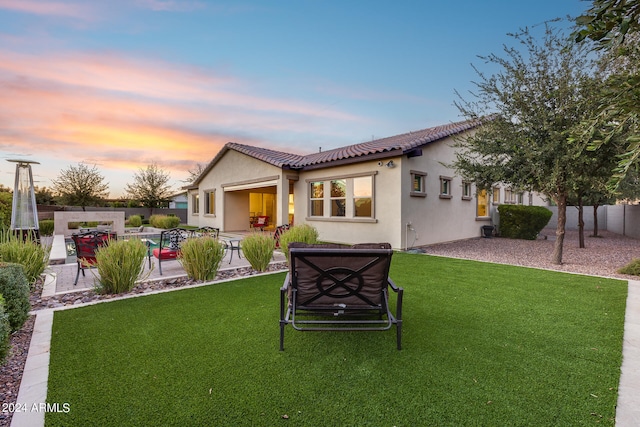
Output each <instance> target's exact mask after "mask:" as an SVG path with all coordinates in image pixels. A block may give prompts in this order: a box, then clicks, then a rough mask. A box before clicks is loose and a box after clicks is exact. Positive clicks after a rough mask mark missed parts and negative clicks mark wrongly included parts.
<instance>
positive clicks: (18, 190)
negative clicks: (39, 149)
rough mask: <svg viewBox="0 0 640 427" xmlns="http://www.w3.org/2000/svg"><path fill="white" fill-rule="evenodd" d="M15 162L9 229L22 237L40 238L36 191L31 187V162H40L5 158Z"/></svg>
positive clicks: (37, 239)
mask: <svg viewBox="0 0 640 427" xmlns="http://www.w3.org/2000/svg"><path fill="white" fill-rule="evenodd" d="M7 161H8V162H13V163H15V164H16V180H15V185H14V187H13V207H12V209H11V230H13V232H14V233H15V234H16V236H21V237H22V238H23V239H27V238H30V239H33V240H36V241H39V240H40V226H39V225H38V207H37V205H36V193H35V190H34V188H33V175H32V173H31V165H32V164H38V165H39V164H40V163H39V162H34V161H31V160H17V159H13V160H7Z"/></svg>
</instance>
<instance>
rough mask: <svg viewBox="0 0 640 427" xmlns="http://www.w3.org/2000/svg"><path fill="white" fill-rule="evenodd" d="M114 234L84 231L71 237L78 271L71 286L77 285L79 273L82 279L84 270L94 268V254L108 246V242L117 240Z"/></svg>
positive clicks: (95, 262)
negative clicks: (74, 247)
mask: <svg viewBox="0 0 640 427" xmlns="http://www.w3.org/2000/svg"><path fill="white" fill-rule="evenodd" d="M117 237H118V236H117V235H116V234H115V233H109V232H107V231H86V232H84V233H74V234H72V235H71V239H72V240H73V243H74V244H75V245H76V258H77V263H78V271H77V272H76V280H75V281H74V282H73V286H75V285H77V284H78V279H79V278H80V271H82V276H83V277H84V276H85V274H84V270H85V268H94V267H96V264H97V261H96V252H97V251H98V249H100V248H101V247H103V246H106V245H108V244H109V240H111V239H114V240H115V239H117Z"/></svg>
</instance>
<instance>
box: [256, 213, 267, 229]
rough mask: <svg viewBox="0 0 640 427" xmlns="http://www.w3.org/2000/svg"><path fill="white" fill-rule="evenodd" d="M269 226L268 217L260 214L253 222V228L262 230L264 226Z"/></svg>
mask: <svg viewBox="0 0 640 427" xmlns="http://www.w3.org/2000/svg"><path fill="white" fill-rule="evenodd" d="M268 226H269V217H268V216H265V215H261V216H259V217H257V218H256V222H254V223H253V228H259V229H260V230H262V231H264V229H265V227H268Z"/></svg>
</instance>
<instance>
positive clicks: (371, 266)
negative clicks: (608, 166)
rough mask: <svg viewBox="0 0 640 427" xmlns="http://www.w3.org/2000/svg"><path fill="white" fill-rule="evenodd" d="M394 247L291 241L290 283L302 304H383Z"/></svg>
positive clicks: (318, 305)
mask: <svg viewBox="0 0 640 427" xmlns="http://www.w3.org/2000/svg"><path fill="white" fill-rule="evenodd" d="M392 255H393V250H392V249H391V245H390V244H388V243H367V244H359V245H354V246H346V247H345V246H338V245H309V244H304V243H297V242H294V243H291V244H289V268H290V277H291V285H292V286H291V287H290V290H291V292H290V294H289V298H290V300H291V298H292V297H293V295H292V294H293V289H295V290H296V292H295V294H296V306H297V307H300V308H304V307H309V308H322V307H334V306H336V305H337V304H344V305H346V306H350V307H380V306H382V305H383V304H384V295H383V292H384V290H385V289H386V288H387V284H388V282H387V279H388V277H389V268H390V266H391V256H392Z"/></svg>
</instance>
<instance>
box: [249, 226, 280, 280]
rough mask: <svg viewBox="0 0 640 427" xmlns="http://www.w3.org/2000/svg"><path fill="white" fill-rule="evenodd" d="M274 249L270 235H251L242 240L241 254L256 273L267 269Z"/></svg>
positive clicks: (274, 243)
mask: <svg viewBox="0 0 640 427" xmlns="http://www.w3.org/2000/svg"><path fill="white" fill-rule="evenodd" d="M275 247H276V242H275V240H274V239H273V236H272V235H270V234H264V233H253V234H251V235H249V236H247V237H245V238H244V239H243V240H242V253H243V254H244V256H245V258H246V259H247V261H249V264H251V267H252V268H253V269H254V270H257V271H265V270H266V269H267V267H268V266H269V263H270V262H271V258H272V257H273V250H274V249H275Z"/></svg>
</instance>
